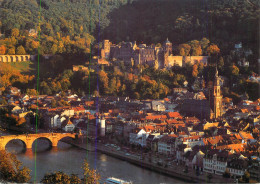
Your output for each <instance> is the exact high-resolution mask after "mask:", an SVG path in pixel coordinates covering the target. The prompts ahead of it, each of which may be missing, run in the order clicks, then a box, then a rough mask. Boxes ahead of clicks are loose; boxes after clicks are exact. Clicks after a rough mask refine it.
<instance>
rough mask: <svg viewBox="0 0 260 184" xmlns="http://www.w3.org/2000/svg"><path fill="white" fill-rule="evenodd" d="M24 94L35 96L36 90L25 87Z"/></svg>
mask: <svg viewBox="0 0 260 184" xmlns="http://www.w3.org/2000/svg"><path fill="white" fill-rule="evenodd" d="M26 94H27V95H29V96H36V95H37V91H36V90H35V89H26Z"/></svg>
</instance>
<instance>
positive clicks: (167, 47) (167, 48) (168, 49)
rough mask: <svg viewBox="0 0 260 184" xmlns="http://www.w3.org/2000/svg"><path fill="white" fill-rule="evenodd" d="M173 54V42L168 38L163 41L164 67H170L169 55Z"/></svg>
mask: <svg viewBox="0 0 260 184" xmlns="http://www.w3.org/2000/svg"><path fill="white" fill-rule="evenodd" d="M171 54H172V43H171V42H170V41H169V40H168V38H167V40H166V41H165V42H164V43H163V66H162V67H163V68H165V67H168V64H169V63H168V56H170V55H171Z"/></svg>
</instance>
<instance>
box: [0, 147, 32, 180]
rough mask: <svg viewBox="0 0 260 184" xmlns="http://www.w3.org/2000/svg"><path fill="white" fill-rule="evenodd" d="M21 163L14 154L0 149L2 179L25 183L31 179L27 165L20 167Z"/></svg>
mask: <svg viewBox="0 0 260 184" xmlns="http://www.w3.org/2000/svg"><path fill="white" fill-rule="evenodd" d="M21 165H22V163H21V162H20V161H19V160H17V158H16V156H15V155H14V154H12V153H8V152H6V151H4V150H1V151H0V173H1V178H2V179H3V180H4V181H9V182H16V183H26V182H29V180H30V179H31V177H30V170H29V169H28V168H27V167H23V168H20V167H21Z"/></svg>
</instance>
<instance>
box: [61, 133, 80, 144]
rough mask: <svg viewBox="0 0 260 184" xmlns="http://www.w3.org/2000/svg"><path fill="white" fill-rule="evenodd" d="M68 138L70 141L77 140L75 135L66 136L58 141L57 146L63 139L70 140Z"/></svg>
mask: <svg viewBox="0 0 260 184" xmlns="http://www.w3.org/2000/svg"><path fill="white" fill-rule="evenodd" d="M68 138H70V139H72V140H75V139H76V137H75V135H64V136H62V137H60V138H59V139H57V145H58V143H59V142H60V141H61V140H62V139H68Z"/></svg>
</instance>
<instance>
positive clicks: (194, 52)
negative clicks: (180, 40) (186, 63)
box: [191, 45, 202, 56]
mask: <svg viewBox="0 0 260 184" xmlns="http://www.w3.org/2000/svg"><path fill="white" fill-rule="evenodd" d="M191 55H193V56H201V55H202V49H201V46H200V45H198V46H196V47H194V48H192V54H191Z"/></svg>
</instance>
